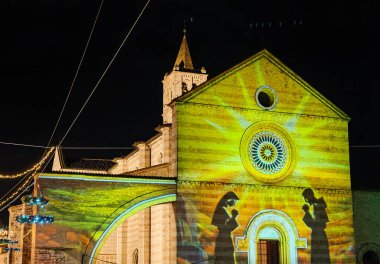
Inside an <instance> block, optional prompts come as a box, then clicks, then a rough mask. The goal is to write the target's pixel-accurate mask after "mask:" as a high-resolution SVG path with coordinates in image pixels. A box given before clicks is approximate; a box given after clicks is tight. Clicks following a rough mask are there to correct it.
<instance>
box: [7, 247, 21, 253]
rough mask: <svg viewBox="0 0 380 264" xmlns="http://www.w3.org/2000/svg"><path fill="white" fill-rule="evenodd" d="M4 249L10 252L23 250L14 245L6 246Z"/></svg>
mask: <svg viewBox="0 0 380 264" xmlns="http://www.w3.org/2000/svg"><path fill="white" fill-rule="evenodd" d="M4 251H5V252H10V251H16V252H20V251H21V250H20V249H19V248H13V247H11V248H9V247H6V248H4Z"/></svg>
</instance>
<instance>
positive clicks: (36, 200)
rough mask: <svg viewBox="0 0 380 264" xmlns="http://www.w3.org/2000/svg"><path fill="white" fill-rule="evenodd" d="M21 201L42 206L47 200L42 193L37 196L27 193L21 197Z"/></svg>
mask: <svg viewBox="0 0 380 264" xmlns="http://www.w3.org/2000/svg"><path fill="white" fill-rule="evenodd" d="M22 202H23V203H25V204H27V205H30V206H33V205H37V206H38V207H44V206H45V205H47V204H48V203H49V200H48V199H46V197H44V196H42V195H41V196H38V197H36V196H32V195H27V196H24V197H23V198H22Z"/></svg>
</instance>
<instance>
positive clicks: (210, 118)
mask: <svg viewBox="0 0 380 264" xmlns="http://www.w3.org/2000/svg"><path fill="white" fill-rule="evenodd" d="M348 122H349V117H348V116H347V115H346V114H345V113H343V112H342V111H341V110H340V109H338V108H337V107H336V106H335V105H334V104H333V103H331V102H330V101H329V100H328V99H327V98H325V97H324V96H323V95H321V94H320V93H319V92H318V91H317V90H315V89H314V88H313V87H311V86H310V85H309V84H307V83H306V82H305V81H304V80H302V79H301V78H300V77H299V76H297V75H296V74H295V73H294V72H292V71H291V70H290V69H289V68H287V67H286V66H285V65H284V64H283V63H281V62H280V61H279V60H278V59H277V58H275V57H274V56H273V55H272V54H271V53H269V52H268V51H266V50H263V51H261V52H259V53H257V54H255V55H254V56H252V57H250V58H248V59H247V60H245V61H243V62H241V63H239V64H238V65H236V66H234V67H232V68H231V69H229V70H227V71H226V72H224V73H222V74H220V75H218V76H216V77H214V78H213V79H211V80H209V81H207V73H206V70H205V69H204V68H201V69H195V68H194V66H193V63H192V61H191V56H190V52H189V47H188V44H187V39H186V35H184V37H183V39H182V43H181V47H180V51H179V53H178V56H177V59H176V61H175V65H174V67H173V69H172V71H171V72H170V73H168V74H166V75H165V77H164V80H163V124H162V125H160V126H159V127H157V128H156V130H157V132H158V133H157V135H156V136H154V137H153V138H151V139H149V140H148V141H138V142H136V143H135V144H134V147H135V150H134V151H132V152H131V153H130V154H129V155H127V156H125V157H119V158H115V159H113V160H111V161H109V160H108V161H105V160H97V161H91V162H89V161H88V160H87V161H86V160H82V161H80V162H77V163H76V164H66V163H65V159H64V156H63V153H62V151H61V150H57V151H56V154H55V158H54V162H53V172H52V173H42V174H40V175H39V177H38V178H36V181H38V184H39V186H40V187H41V189H42V190H43V191H44V195H46V196H47V197H48V198H49V200H50V204H49V206H48V207H47V209H46V210H47V211H48V212H49V214H51V215H53V216H54V217H55V219H56V220H55V223H53V224H51V225H49V226H48V225H46V226H43V227H41V226H34V227H33V229H32V239H31V240H32V243H31V244H32V246H31V254H30V255H31V256H32V257H31V258H29V260H25V263H57V262H59V261H63V262H62V263H120V264H121V263H184V264H185V263H186V264H187V263H209V264H213V263H228V264H230V263H282V264H285V263H289V264H293V263H355V262H356V254H355V243H354V240H355V239H354V221H353V217H354V216H353V194H352V191H351V183H350V163H349V145H348ZM94 163H96V164H97V165H98V166H92V167H91V166H90V164H92V165H94ZM100 163H101V164H100ZM99 164H100V165H101V166H100V165H99ZM11 217H12V216H11ZM365 241H366V238H363V243H365ZM356 246H358V245H356ZM12 254H17V253H16V252H15V253H12ZM359 262H360V261H359Z"/></svg>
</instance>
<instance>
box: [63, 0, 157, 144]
mask: <svg viewBox="0 0 380 264" xmlns="http://www.w3.org/2000/svg"><path fill="white" fill-rule="evenodd" d="M149 3H150V0H148V1H147V2H146V4H145V6H144V8H143V9H142V10H141V12H140V14H139V16H138V17H137V19H136V20H135V22H134V23H133V25H132V27H131V29H130V30H129V32H128V34H127V35H126V36H125V38H124V40H123V41H122V43H121V44H120V46H119V48H118V49H117V50H116V52H115V54H114V56H113V57H112V59H111V61H110V62H109V63H108V65H107V67H106V69H105V70H104V72H103V74H102V75H101V76H100V78H99V80H98V82H97V83H96V84H95V87H94V88H93V90H92V91H91V93H90V95H89V96H88V97H87V100H86V101H85V103H84V104H83V106H82V108H81V109H80V110H79V113H78V114H77V115H76V117H75V118H74V121H73V122H72V123H71V125H70V127H69V128H68V130H67V131H66V133H65V135H64V136H63V137H62V139H61V141H60V142H59V144H58V146H60V145H61V144H62V142H63V141H64V140H65V138H66V136H67V134H68V133H69V132H70V130H71V128H72V127H73V125H74V124H75V122H76V121H77V119H78V117H79V116H80V114H81V113H82V111H83V109H84V108H85V107H86V105H87V103H88V101H89V100H90V99H91V97H92V95H93V94H94V92H95V90H96V89H97V88H98V86H99V84H100V82H101V81H102V80H103V77H104V76H105V75H106V73H107V72H108V69H109V68H110V67H111V65H112V63H113V62H114V60H115V58H116V57H117V55H118V54H119V52H120V50H121V48H122V47H123V46H124V44H125V42H126V41H127V39H128V37H129V35H130V34H131V32H132V30H133V29H134V28H135V26H136V24H137V22H138V21H139V19H140V17H141V16H142V14H143V13H144V11H145V9H146V7H147V6H148V4H149Z"/></svg>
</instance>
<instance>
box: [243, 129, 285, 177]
mask: <svg viewBox="0 0 380 264" xmlns="http://www.w3.org/2000/svg"><path fill="white" fill-rule="evenodd" d="M248 155H249V159H250V161H251V162H252V165H253V166H254V167H255V168H256V169H257V170H258V171H260V172H262V173H264V174H273V173H276V172H278V171H280V170H281V169H282V168H283V167H284V165H285V162H286V147H285V145H284V143H283V141H282V139H281V138H280V137H279V136H277V135H276V134H275V133H273V132H260V133H258V134H256V135H255V136H254V137H253V138H252V139H251V141H250V143H249V148H248Z"/></svg>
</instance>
